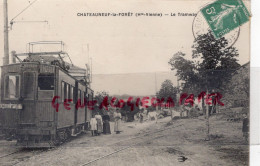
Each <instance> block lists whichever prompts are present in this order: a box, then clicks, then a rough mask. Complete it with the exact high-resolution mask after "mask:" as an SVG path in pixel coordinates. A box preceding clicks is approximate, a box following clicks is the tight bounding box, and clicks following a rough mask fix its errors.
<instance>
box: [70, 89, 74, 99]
mask: <svg viewBox="0 0 260 166" xmlns="http://www.w3.org/2000/svg"><path fill="white" fill-rule="evenodd" d="M70 89H71V90H70V93H71V94H70V96H71V99H72V100H74V96H73V94H74V87H73V86H70Z"/></svg>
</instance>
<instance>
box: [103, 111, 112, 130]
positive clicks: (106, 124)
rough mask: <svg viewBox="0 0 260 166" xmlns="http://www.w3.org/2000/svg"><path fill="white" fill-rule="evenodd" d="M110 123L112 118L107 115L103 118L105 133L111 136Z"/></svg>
mask: <svg viewBox="0 0 260 166" xmlns="http://www.w3.org/2000/svg"><path fill="white" fill-rule="evenodd" d="M109 121H110V117H109V115H108V114H107V113H106V114H105V115H104V116H103V133H104V134H111V131H110V123H109Z"/></svg>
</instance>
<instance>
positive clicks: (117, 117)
mask: <svg viewBox="0 0 260 166" xmlns="http://www.w3.org/2000/svg"><path fill="white" fill-rule="evenodd" d="M114 118H115V126H114V131H115V132H116V134H120V132H121V131H122V130H121V119H122V116H121V113H120V112H119V109H116V112H115V113H114Z"/></svg>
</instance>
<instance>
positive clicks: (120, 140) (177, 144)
mask: <svg viewBox="0 0 260 166" xmlns="http://www.w3.org/2000/svg"><path fill="white" fill-rule="evenodd" d="M205 126H206V125H205V119H204V118H203V117H200V118H197V119H178V120H174V121H172V122H171V121H170V118H169V117H167V118H164V119H159V120H158V123H155V121H150V122H147V121H146V122H144V123H138V122H130V123H123V132H122V133H121V134H115V133H112V134H111V135H101V136H95V137H92V136H91V135H90V132H88V133H86V134H83V135H81V136H79V137H77V138H75V139H73V140H71V141H70V142H67V143H64V144H63V145H61V146H59V147H57V148H53V149H34V150H27V149H19V148H16V147H15V142H6V141H0V145H1V148H0V163H1V165H6V166H7V165H8V166H9V165H26V166H35V165H41V166H42V165H54V166H71V165H75V166H77V165H78V166H81V165H82V166H83V165H108V166H110V165H111V166H112V165H124V166H125V165H126V166H128V165H129V166H130V165H131V166H133V165H136V166H137V165H138V166H139V165H149V166H150V165H151V166H153V165H154V166H155V165H166V166H167V165H184V166H186V165H192V166H194V165H198V166H203V165H205V166H211V165H212V166H215V165H225V166H227V165H236V166H237V165H247V162H248V145H247V144H246V143H245V142H244V139H243V137H242V132H241V127H242V124H241V122H227V121H224V120H219V119H218V118H217V117H212V118H211V119H210V133H211V140H210V141H204V139H205V138H206V127H205ZM111 129H113V123H111Z"/></svg>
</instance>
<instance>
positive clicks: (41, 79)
mask: <svg viewBox="0 0 260 166" xmlns="http://www.w3.org/2000/svg"><path fill="white" fill-rule="evenodd" d="M38 88H39V90H54V74H39V76H38Z"/></svg>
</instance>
